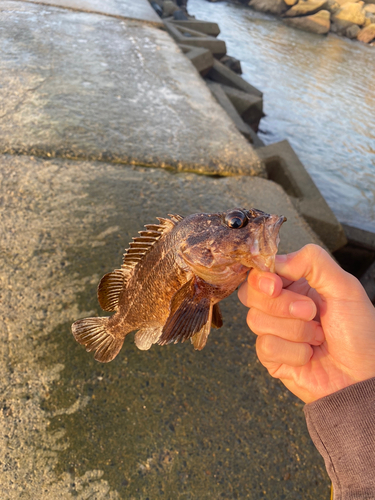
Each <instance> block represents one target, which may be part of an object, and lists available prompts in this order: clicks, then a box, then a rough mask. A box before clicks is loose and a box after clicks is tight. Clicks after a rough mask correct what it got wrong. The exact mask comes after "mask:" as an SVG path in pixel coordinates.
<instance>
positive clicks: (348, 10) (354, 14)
mask: <svg viewBox="0 0 375 500" xmlns="http://www.w3.org/2000/svg"><path fill="white" fill-rule="evenodd" d="M363 5H364V2H358V3H349V2H348V3H345V4H344V5H343V6H342V7H341V9H340V10H338V11H337V12H336V13H335V14H333V15H332V21H333V22H334V23H335V24H336V25H337V28H338V32H343V31H345V30H346V28H348V27H349V26H350V25H351V24H358V26H362V25H363V24H365V21H366V16H365V14H364V11H363Z"/></svg>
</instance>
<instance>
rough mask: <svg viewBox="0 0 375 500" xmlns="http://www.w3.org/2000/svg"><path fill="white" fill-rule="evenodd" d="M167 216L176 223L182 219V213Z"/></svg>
mask: <svg viewBox="0 0 375 500" xmlns="http://www.w3.org/2000/svg"><path fill="white" fill-rule="evenodd" d="M168 217H170V218H171V219H172V220H173V222H175V223H176V224H177V223H178V222H180V221H182V219H183V217H182V215H178V214H168Z"/></svg>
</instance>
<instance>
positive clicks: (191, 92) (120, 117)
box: [0, 0, 265, 175]
mask: <svg viewBox="0 0 375 500" xmlns="http://www.w3.org/2000/svg"><path fill="white" fill-rule="evenodd" d="M1 8H2V12H1V18H0V47H1V50H2V55H1V57H0V83H1V87H0V103H1V116H2V118H1V122H0V153H4V152H7V153H16V154H34V155H37V156H60V157H68V158H82V159H85V158H89V159H93V160H110V161H115V162H122V163H133V164H142V165H153V166H159V167H164V168H171V169H174V170H178V171H195V172H199V173H207V174H222V175H234V174H238V173H244V174H246V175H265V173H264V169H263V167H262V164H261V161H260V159H259V157H258V156H257V154H256V153H255V152H254V150H253V149H252V148H251V146H250V145H249V143H248V142H247V141H246V140H245V139H244V138H243V137H242V136H241V134H240V133H239V132H238V131H237V129H236V127H235V125H234V124H233V123H232V121H231V120H230V119H229V118H228V117H227V115H226V114H225V112H224V111H223V110H222V109H221V108H220V106H219V105H218V104H217V103H216V101H215V100H214V98H213V97H212V96H211V93H210V91H209V90H208V89H207V87H206V85H205V83H204V82H203V81H202V79H201V78H200V76H199V74H198V72H196V71H194V70H193V71H192V66H191V63H190V61H188V60H187V59H186V57H185V56H184V55H183V54H182V53H181V51H180V49H179V48H178V47H177V46H176V44H175V42H174V41H173V40H172V39H171V38H170V36H169V35H168V34H167V33H165V32H164V31H162V30H160V29H157V28H155V27H153V26H150V25H148V24H147V23H146V24H145V23H139V22H136V21H131V20H120V19H117V18H114V17H108V16H103V15H97V14H88V13H83V12H73V11H70V10H66V9H60V8H57V7H51V6H45V5H36V4H33V3H24V2H20V1H6V0H5V1H2V2H1Z"/></svg>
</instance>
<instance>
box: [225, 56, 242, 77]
mask: <svg viewBox="0 0 375 500" xmlns="http://www.w3.org/2000/svg"><path fill="white" fill-rule="evenodd" d="M220 62H221V63H222V64H224V65H225V66H227V68H229V69H231V70H232V71H234V72H235V73H237V74H238V75H242V68H241V62H240V61H239V60H238V59H236V58H235V57H232V56H224V57H222V58H221V59H220Z"/></svg>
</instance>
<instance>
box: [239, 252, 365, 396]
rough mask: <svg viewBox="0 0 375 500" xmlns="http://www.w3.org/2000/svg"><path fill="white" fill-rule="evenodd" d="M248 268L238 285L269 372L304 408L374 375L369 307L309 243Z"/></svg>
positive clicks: (357, 288)
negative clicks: (269, 263)
mask: <svg viewBox="0 0 375 500" xmlns="http://www.w3.org/2000/svg"><path fill="white" fill-rule="evenodd" d="M276 272H277V273H278V275H279V276H278V275H277V274H273V273H269V272H262V271H258V270H256V269H253V270H252V271H251V272H250V274H249V277H248V280H247V282H245V283H243V285H242V286H241V287H240V289H239V292H238V296H239V298H240V300H241V302H242V303H243V304H244V305H246V306H248V307H250V311H249V313H248V316H247V323H248V325H249V327H250V328H251V330H252V331H253V332H254V333H255V334H256V335H257V336H258V338H257V341H256V350H257V354H258V357H259V360H260V362H261V363H262V364H263V365H264V366H265V367H266V368H267V370H268V371H269V373H270V374H271V375H272V376H273V377H276V378H279V379H280V380H281V381H282V382H283V383H284V384H285V386H286V387H287V388H288V389H289V390H290V391H291V392H292V393H293V394H295V395H296V396H298V397H299V398H300V399H302V400H303V401H304V402H305V403H311V402H312V401H315V400H316V399H319V398H322V397H324V396H327V395H329V394H332V393H333V392H336V391H338V390H339V389H343V388H345V387H347V386H349V385H351V384H354V383H356V382H360V381H362V380H365V379H368V378H371V377H374V376H375V309H374V306H373V305H372V304H371V302H370V300H369V298H368V297H367V294H366V292H365V290H364V289H363V287H362V285H361V284H360V283H359V281H358V280H357V279H356V278H355V277H354V276H352V275H351V274H348V273H347V272H345V271H344V270H343V269H341V267H340V266H339V265H338V264H336V262H335V261H334V260H333V259H332V258H331V257H330V256H329V254H328V253H327V252H326V251H325V250H323V249H322V248H321V247H319V246H317V245H306V246H305V247H303V248H302V249H301V250H299V251H298V252H294V253H291V254H288V255H280V256H277V257H276Z"/></svg>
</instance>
